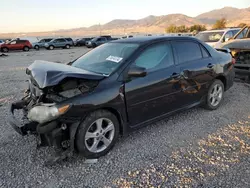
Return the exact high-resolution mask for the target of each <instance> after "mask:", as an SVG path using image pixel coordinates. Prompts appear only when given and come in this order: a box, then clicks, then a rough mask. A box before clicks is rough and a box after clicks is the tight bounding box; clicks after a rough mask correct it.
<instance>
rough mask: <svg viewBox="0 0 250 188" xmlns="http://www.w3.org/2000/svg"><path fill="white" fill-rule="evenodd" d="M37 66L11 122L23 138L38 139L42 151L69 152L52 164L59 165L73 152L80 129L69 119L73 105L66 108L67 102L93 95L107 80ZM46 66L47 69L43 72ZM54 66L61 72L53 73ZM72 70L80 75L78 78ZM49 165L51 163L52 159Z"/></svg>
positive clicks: (13, 108) (29, 71)
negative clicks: (45, 148)
mask: <svg viewBox="0 0 250 188" xmlns="http://www.w3.org/2000/svg"><path fill="white" fill-rule="evenodd" d="M34 64H35V65H34ZM34 64H32V65H31V66H30V67H28V68H27V70H26V73H27V74H28V75H29V77H30V79H29V80H28V89H27V90H26V91H25V96H24V97H23V98H22V99H21V100H20V101H17V102H15V103H13V104H12V106H11V109H10V111H11V114H12V116H11V117H10V118H9V121H10V124H11V125H12V127H13V128H14V129H15V130H16V131H17V132H18V133H20V134H21V135H26V134H34V135H36V136H37V138H38V139H37V140H38V144H37V145H38V147H41V146H56V148H58V149H60V150H61V149H63V150H65V149H66V150H67V149H69V151H68V152H66V154H65V155H62V153H60V154H59V155H58V157H54V158H53V159H52V161H55V160H58V159H61V158H64V157H67V155H68V154H69V153H72V152H73V150H74V136H75V132H76V129H77V127H78V125H79V119H74V118H73V119H72V118H70V117H68V116H67V115H66V114H67V111H68V110H69V109H70V108H71V105H70V104H64V101H66V100H67V99H70V98H72V97H76V96H79V95H82V94H86V93H89V92H92V91H93V89H94V88H95V87H96V86H97V85H98V83H99V79H102V78H103V76H99V75H92V74H90V73H89V74H87V73H88V72H86V71H81V70H78V69H76V68H74V67H73V68H71V66H67V65H62V64H56V65H55V64H54V63H50V62H36V63H34ZM44 66H46V68H43V67H44ZM53 66H54V67H55V69H57V71H54V70H53ZM51 67H52V68H51ZM58 67H59V68H58ZM66 68H67V70H66ZM58 69H59V71H58ZM60 69H61V71H60ZM69 69H73V71H75V72H76V73H75V76H74V74H73V71H70V70H69ZM74 69H76V70H74ZM88 77H90V79H88ZM16 110H22V112H23V117H22V122H19V121H18V120H17V119H16V118H15V114H14V113H15V111H16ZM49 161H50V162H51V159H50V160H49Z"/></svg>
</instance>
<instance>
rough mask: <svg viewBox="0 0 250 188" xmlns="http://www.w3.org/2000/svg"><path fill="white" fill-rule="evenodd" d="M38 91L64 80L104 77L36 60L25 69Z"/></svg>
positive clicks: (98, 78) (67, 66)
mask: <svg viewBox="0 0 250 188" xmlns="http://www.w3.org/2000/svg"><path fill="white" fill-rule="evenodd" d="M26 74H28V75H30V76H31V77H32V78H33V79H34V80H35V81H36V83H37V84H38V87H39V88H40V89H43V88H45V87H49V86H54V85H57V84H59V82H61V81H62V80H63V79H65V78H82V79H89V80H101V79H103V78H105V76H103V75H100V74H96V73H93V72H89V71H86V70H83V69H80V68H76V67H72V66H69V65H65V64H61V63H53V62H49V61H41V60H36V61H35V62H34V63H32V64H31V65H30V66H29V67H28V68H27V69H26Z"/></svg>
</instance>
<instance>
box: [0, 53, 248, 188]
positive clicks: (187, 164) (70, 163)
mask: <svg viewBox="0 0 250 188" xmlns="http://www.w3.org/2000/svg"><path fill="white" fill-rule="evenodd" d="M86 51H87V49H86V48H74V49H70V50H54V51H46V50H40V51H30V52H15V53H9V54H8V55H9V56H8V57H0V82H1V84H0V127H1V132H0V187H11V188H13V187H53V188H54V187H126V186H127V187H150V186H160V187H181V186H184V185H186V186H187V187H250V179H249V177H250V158H249V156H250V97H249V94H250V88H249V87H247V86H245V85H244V84H242V83H235V85H234V87H233V88H231V89H230V90H229V91H228V92H227V93H226V94H225V99H224V101H223V104H222V106H221V107H220V108H219V109H218V110H216V111H207V110H204V109H202V108H194V109H191V110H189V111H187V112H183V113H179V114H176V115H174V116H172V117H170V118H167V119H165V120H163V121H160V122H157V123H155V124H153V125H151V126H147V127H145V128H143V129H141V130H139V131H137V132H134V133H131V134H130V135H129V136H128V137H126V138H120V140H119V142H118V143H117V144H116V146H115V147H114V149H113V150H112V151H111V152H110V153H109V154H108V155H107V156H105V157H102V158H100V159H99V160H98V162H97V163H95V164H86V163H85V162H84V159H83V158H82V157H81V156H79V155H77V154H75V155H74V156H73V158H71V159H68V160H66V161H64V162H61V163H59V164H56V165H54V166H51V167H46V166H44V165H43V162H44V161H45V159H46V158H47V157H48V155H52V154H53V149H51V148H50V149H48V148H42V149H40V150H36V142H35V139H34V137H32V136H30V137H22V136H20V135H18V134H17V133H15V132H14V131H13V130H12V128H11V127H10V126H9V125H8V124H7V120H6V117H7V114H8V105H9V103H10V102H11V101H14V100H16V99H19V98H20V97H21V96H22V93H23V91H24V89H25V87H26V84H27V83H25V80H26V79H27V77H26V75H25V68H26V67H27V66H28V65H30V64H31V63H32V62H33V61H34V60H37V59H39V60H49V61H60V62H62V63H66V62H68V61H70V60H73V59H75V58H76V57H78V56H80V55H81V54H83V53H85V52H86Z"/></svg>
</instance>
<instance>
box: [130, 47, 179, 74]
mask: <svg viewBox="0 0 250 188" xmlns="http://www.w3.org/2000/svg"><path fill="white" fill-rule="evenodd" d="M173 64H174V59H173V53H172V48H171V45H170V43H161V44H157V45H153V46H150V47H148V48H146V49H145V50H144V51H143V52H142V53H141V54H140V55H139V57H138V58H137V59H136V60H135V61H134V63H133V65H136V66H139V67H144V68H146V69H147V71H148V72H153V71H156V70H160V69H163V68H167V67H169V66H171V65H173Z"/></svg>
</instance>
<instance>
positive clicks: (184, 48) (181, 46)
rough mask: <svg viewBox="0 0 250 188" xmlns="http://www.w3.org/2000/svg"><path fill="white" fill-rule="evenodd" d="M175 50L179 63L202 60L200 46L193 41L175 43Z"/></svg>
mask: <svg viewBox="0 0 250 188" xmlns="http://www.w3.org/2000/svg"><path fill="white" fill-rule="evenodd" d="M173 46H174V49H175V51H176V53H177V57H178V63H179V64H181V63H185V62H188V61H194V60H198V59H201V58H202V54H201V50H200V46H199V44H197V43H196V42H192V41H175V42H173Z"/></svg>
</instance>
